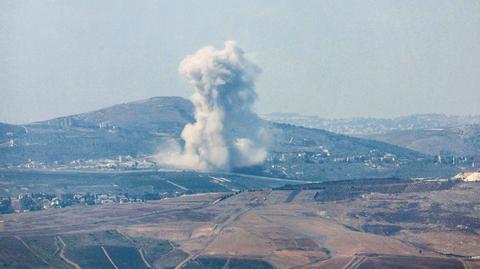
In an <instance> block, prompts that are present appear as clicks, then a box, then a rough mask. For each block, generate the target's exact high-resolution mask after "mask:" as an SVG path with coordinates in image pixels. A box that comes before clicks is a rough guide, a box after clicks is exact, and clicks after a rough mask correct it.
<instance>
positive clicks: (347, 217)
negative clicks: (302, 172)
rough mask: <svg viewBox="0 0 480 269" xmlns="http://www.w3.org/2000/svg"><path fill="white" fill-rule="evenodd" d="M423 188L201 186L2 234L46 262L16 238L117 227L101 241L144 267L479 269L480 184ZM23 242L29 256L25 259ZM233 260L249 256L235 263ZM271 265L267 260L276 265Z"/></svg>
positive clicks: (76, 210) (18, 225)
mask: <svg viewBox="0 0 480 269" xmlns="http://www.w3.org/2000/svg"><path fill="white" fill-rule="evenodd" d="M376 188H377V189H379V188H378V186H377V187H376ZM415 188H418V191H416V190H415V189H414V190H413V191H412V190H411V191H408V192H396V193H389V192H385V191H373V192H366V193H362V194H361V195H357V193H356V194H355V195H353V196H352V195H350V194H344V195H341V196H339V197H343V198H342V199H339V200H335V199H333V200H332V198H331V197H333V196H331V195H329V199H328V200H324V201H319V199H318V194H317V193H318V191H317V190H315V189H310V190H273V191H272V190H266V191H255V192H242V193H239V194H236V195H233V196H231V197H229V198H227V199H223V200H220V201H219V198H221V197H222V196H223V195H225V194H223V193H214V194H198V195H191V196H183V197H177V198H171V199H165V200H160V201H155V202H148V203H145V204H126V205H116V206H107V205H105V206H89V207H71V208H66V209H52V210H45V211H40V212H29V213H23V214H12V215H2V216H1V219H2V221H3V222H2V225H1V226H0V239H2V240H0V241H4V240H3V239H5V238H6V239H8V242H12V244H11V247H9V248H15V249H10V250H8V249H7V250H2V251H0V259H1V260H0V263H1V262H3V263H4V264H9V265H14V264H24V263H28V262H32V263H35V264H36V265H41V264H44V263H45V262H44V261H42V259H40V258H39V257H37V256H36V255H34V254H32V253H31V251H29V248H28V247H26V246H25V244H23V243H22V241H20V240H18V239H16V237H18V238H29V237H31V236H33V235H35V236H41V235H48V236H57V235H60V237H61V238H63V239H65V238H70V237H71V236H75V235H81V234H86V233H87V234H88V233H95V232H98V231H105V230H117V231H119V232H120V233H118V236H117V235H115V240H113V239H112V241H102V242H104V243H101V242H100V241H101V240H100V241H99V242H98V246H99V247H103V246H104V245H105V246H106V245H115V246H124V248H117V249H120V250H122V251H123V250H124V249H126V247H130V248H131V249H133V250H134V251H135V256H138V259H139V260H140V261H142V260H144V261H146V262H143V261H142V264H143V266H152V267H154V268H166V267H169V266H170V267H176V268H204V267H201V266H205V263H207V264H212V266H213V264H217V263H222V262H225V263H223V265H222V266H224V267H225V266H227V267H225V268H230V267H228V266H233V265H235V264H244V262H245V264H257V263H256V261H262V260H263V261H265V262H267V264H270V265H271V266H273V267H275V268H373V267H374V268H478V260H477V259H478V258H477V257H478V256H480V247H479V244H480V235H479V232H480V226H478V223H480V222H479V221H480V196H479V195H478V193H480V184H475V183H469V184H463V183H462V184H453V185H451V186H448V188H447V187H445V188H444V187H442V188H433V189H432V187H431V186H430V185H429V187H428V188H427V190H424V189H422V188H423V187H422V186H415ZM377 189H376V190H377ZM344 191H348V188H345V190H344ZM345 197H346V198H345ZM12 236H16V237H12ZM69 236H70V237H69ZM120 237H121V238H120ZM102 238H103V237H102ZM92 240H93V239H92ZM102 240H107V239H102ZM149 240H150V241H149ZM151 240H153V241H151ZM155 240H157V241H155ZM161 240H168V241H161ZM23 242H26V244H27V245H28V242H29V241H28V240H24V241H23ZM52 242H55V241H54V240H52ZM69 242H71V241H69ZM92 242H93V241H92ZM105 242H106V243H105ZM108 242H113V243H108ZM152 242H169V243H168V244H167V245H165V244H163V243H162V244H160V243H158V245H157V249H158V250H154V249H155V247H154V246H153V245H152V244H153V243H152ZM13 243H14V244H13ZM88 244H89V245H88V246H91V244H94V243H88ZM155 244H157V243H155ZM68 245H70V243H67V249H68ZM16 249H18V250H19V249H23V250H24V251H25V253H27V254H25V255H27V256H25V257H20V256H21V255H20V256H19V257H17V256H18V255H19V254H18V253H17V252H16ZM104 249H106V250H107V251H108V250H109V248H108V247H105V248H104ZM111 249H115V248H111ZM12 251H13V252H15V253H17V256H11V257H13V258H11V259H14V261H12V260H11V259H10V260H8V259H9V257H8V255H9V254H8V253H11V252H12ZM60 252H61V251H60ZM2 253H3V254H2ZM139 253H143V254H145V257H143V258H142V257H141V256H140V255H139ZM154 253H160V254H158V255H155V254H154ZM100 254H101V253H100ZM110 257H111V258H112V260H115V257H114V255H110ZM212 257H216V258H221V259H224V260H222V261H219V260H215V259H213V258H212ZM68 258H69V259H71V261H72V263H75V264H77V265H80V266H81V264H82V263H81V262H79V261H78V260H75V259H73V258H72V257H68ZM232 259H240V261H238V262H237V261H235V262H234V263H232V264H233V265H231V264H230V262H228V264H227V262H226V261H227V260H230V261H232ZM47 261H48V260H47ZM249 262H250V263H249ZM110 263H111V262H110ZM113 264H115V265H116V266H119V264H118V262H116V261H114V263H113ZM262 264H263V263H258V266H266V265H265V264H263V265H262ZM406 265H407V267H405V266H406ZM410 265H416V266H417V265H418V266H417V267H412V266H410ZM192 266H193V267H192ZM195 266H197V267H195ZM198 266H200V267H198ZM208 266H209V265H208ZM208 266H207V267H208ZM252 266H253V265H252ZM408 266H410V267H408ZM119 268H120V266H119Z"/></svg>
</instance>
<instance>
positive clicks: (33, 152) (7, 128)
mask: <svg viewBox="0 0 480 269" xmlns="http://www.w3.org/2000/svg"><path fill="white" fill-rule="evenodd" d="M192 121H193V107H192V104H191V102H190V101H188V100H186V99H183V98H180V97H154V98H150V99H147V100H142V101H136V102H130V103H125V104H119V105H115V106H112V107H108V108H104V109H100V110H97V111H92V112H87V113H82V114H78V115H72V116H67V117H61V118H56V119H52V120H47V121H41V122H35V123H31V124H26V125H11V124H1V125H0V132H1V134H0V139H2V140H1V142H2V144H1V147H0V167H12V166H16V165H19V164H23V163H25V162H29V161H36V162H42V163H44V164H47V165H51V164H62V163H69V162H71V161H74V160H88V159H93V160H95V159H101V158H112V159H115V158H117V157H118V156H119V155H123V156H125V155H130V156H133V157H138V156H150V155H153V154H155V153H157V152H159V151H161V150H162V144H163V142H164V141H165V139H172V138H173V139H177V140H180V133H181V131H182V130H183V127H184V126H185V124H186V123H188V122H192ZM265 126H266V127H267V129H269V130H270V133H271V143H270V154H269V157H268V159H267V161H266V162H265V164H264V165H261V166H258V167H252V168H246V169H241V171H240V172H244V173H252V174H257V175H264V176H275V177H285V178H299V179H300V178H302V179H306V178H319V179H345V178H360V177H385V176H399V177H404V176H429V175H443V174H445V173H447V174H454V173H456V172H457V171H458V169H457V168H456V167H451V166H441V165H439V164H437V163H435V162H434V158H433V157H432V156H428V155H425V154H421V153H418V152H416V151H413V150H410V149H406V148H402V147H399V146H394V145H391V144H387V143H384V142H378V141H372V140H367V139H362V138H354V137H349V136H346V135H339V134H335V133H332V132H329V131H324V130H318V129H312V128H304V127H298V126H294V125H289V124H279V123H272V122H269V121H265Z"/></svg>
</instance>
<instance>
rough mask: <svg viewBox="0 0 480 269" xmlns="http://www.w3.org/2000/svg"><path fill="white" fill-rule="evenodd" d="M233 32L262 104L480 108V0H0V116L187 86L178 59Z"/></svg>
mask: <svg viewBox="0 0 480 269" xmlns="http://www.w3.org/2000/svg"><path fill="white" fill-rule="evenodd" d="M227 39H233V40H236V41H237V42H238V44H239V45H240V46H241V47H242V48H244V50H245V51H246V52H247V53H248V56H249V57H250V59H252V60H253V61H255V62H256V63H257V64H258V65H259V66H260V67H261V68H262V69H263V73H262V74H261V76H260V77H259V81H258V84H257V92H258V94H259V102H258V104H257V111H258V112H261V113H265V112H273V111H280V112H298V113H303V114H315V115H319V116H322V117H335V118H338V117H352V116H374V117H392V116H399V115H406V114H412V113H430V112H434V113H447V114H480V1H478V0H472V1H460V0H452V1H440V0H432V1H397V0H394V1H377V0H376V1H366V0H359V1H338V0H334V1H258V0H255V1H226V0H221V1H220V0H219V1H204V0H202V1H198V0H195V1H119V0H111V1H96V0H95V1H85V0H82V1H38V0H34V1H18V0H15V1H5V0H0V121H3V122H12V123H25V122H31V121H37V120H43V119H49V118H52V117H57V116H63V115H68V114H73V113H79V112H85V111H89V110H94V109H98V108H101V107H105V106H109V105H112V104H116V103H121V102H127V101H132V100H137V99H143V98H148V97H152V96H160V95H178V96H183V97H188V96H190V94H191V93H192V92H193V89H192V88H191V87H190V86H189V85H188V84H187V83H186V81H185V80H184V79H183V78H182V77H181V76H180V75H179V74H178V65H179V63H180V61H181V60H182V59H183V57H184V56H185V55H187V54H192V53H193V52H195V51H196V50H197V49H198V48H200V47H203V46H206V45H214V46H216V47H219V48H220V47H221V46H223V42H224V41H225V40H227Z"/></svg>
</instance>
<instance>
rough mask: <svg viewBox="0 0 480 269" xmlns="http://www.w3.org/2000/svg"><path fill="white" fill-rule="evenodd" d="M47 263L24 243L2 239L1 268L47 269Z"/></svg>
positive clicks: (13, 238)
mask: <svg viewBox="0 0 480 269" xmlns="http://www.w3.org/2000/svg"><path fill="white" fill-rule="evenodd" d="M46 267H48V265H47V263H46V262H45V261H42V259H41V258H39V257H37V256H36V255H35V254H34V253H33V252H32V251H31V250H30V249H29V248H27V247H26V246H25V245H24V244H23V243H22V241H20V240H19V239H17V238H15V237H13V236H5V237H0V268H26V269H28V268H46Z"/></svg>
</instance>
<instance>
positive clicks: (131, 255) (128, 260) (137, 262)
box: [105, 246, 148, 269]
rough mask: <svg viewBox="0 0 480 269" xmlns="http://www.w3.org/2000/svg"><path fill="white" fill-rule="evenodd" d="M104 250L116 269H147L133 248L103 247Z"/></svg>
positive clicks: (136, 250)
mask: <svg viewBox="0 0 480 269" xmlns="http://www.w3.org/2000/svg"><path fill="white" fill-rule="evenodd" d="M105 250H106V251H107V253H108V255H109V256H110V258H111V259H112V260H113V262H114V263H115V265H116V266H117V267H118V268H129V269H145V268H148V266H147V265H146V264H145V263H144V262H143V260H142V257H141V256H140V253H139V252H138V249H137V248H135V247H124V246H105Z"/></svg>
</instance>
